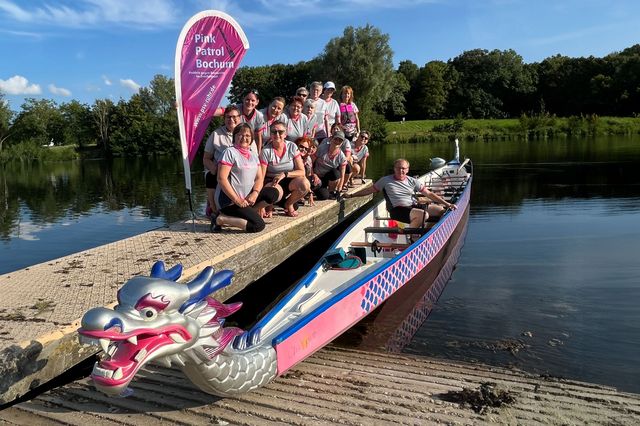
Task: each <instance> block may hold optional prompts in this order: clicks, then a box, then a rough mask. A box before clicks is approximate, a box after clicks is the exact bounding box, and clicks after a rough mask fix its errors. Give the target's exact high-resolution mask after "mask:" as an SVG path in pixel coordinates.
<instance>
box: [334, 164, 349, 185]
mask: <svg viewBox="0 0 640 426" xmlns="http://www.w3.org/2000/svg"><path fill="white" fill-rule="evenodd" d="M346 171H347V162H346V161H345V162H344V163H343V164H342V166H340V179H339V180H338V185H337V186H336V188H337V191H338V192H340V189H341V188H342V186H343V185H344V180H345V174H346Z"/></svg>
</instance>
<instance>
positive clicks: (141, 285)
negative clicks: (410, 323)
mask: <svg viewBox="0 0 640 426" xmlns="http://www.w3.org/2000/svg"><path fill="white" fill-rule="evenodd" d="M458 153H459V150H458V147H457V141H456V155H455V158H454V159H453V160H451V161H449V162H446V161H444V160H442V159H439V158H438V159H432V161H431V165H432V170H431V171H430V172H428V173H426V174H425V175H423V176H421V177H420V178H419V179H420V180H421V181H422V182H423V183H424V184H425V185H426V186H427V187H428V188H429V189H430V190H431V191H434V192H436V193H439V194H440V195H441V196H443V197H444V198H445V199H446V200H447V201H449V202H451V203H455V204H456V206H457V209H455V210H448V211H446V212H445V213H444V214H443V215H442V216H441V217H440V218H437V220H434V221H429V222H427V224H426V225H425V226H424V227H421V228H406V227H404V228H403V227H402V226H401V224H398V223H396V222H395V221H392V220H391V219H390V218H389V217H388V212H387V208H386V202H385V200H384V199H381V201H379V202H377V203H375V204H374V205H373V206H372V207H371V208H370V209H369V210H368V211H367V212H366V213H364V214H363V215H362V216H361V217H360V218H359V219H357V220H356V221H355V222H354V223H353V224H352V225H351V226H350V227H349V228H348V229H347V230H346V231H345V232H344V233H343V234H342V235H341V236H340V238H338V240H337V241H336V242H335V243H334V244H333V246H332V247H331V248H330V249H329V250H328V251H327V252H326V253H325V255H324V256H323V257H322V259H321V260H319V261H318V262H317V263H316V265H315V266H314V267H313V268H312V269H311V270H310V271H309V273H308V274H306V275H305V276H304V277H303V278H302V279H301V280H300V281H299V282H298V283H297V284H296V285H295V286H294V287H293V289H292V290H291V291H290V292H289V293H287V294H286V295H285V296H284V297H283V298H282V299H280V300H279V301H278V302H277V303H276V304H275V306H274V307H273V308H272V309H271V310H269V311H268V313H267V314H265V315H264V316H263V317H262V318H260V319H259V320H258V321H257V322H256V323H255V324H254V325H253V326H252V327H250V328H249V329H248V330H241V329H239V328H236V327H225V318H226V317H228V316H229V315H231V314H232V313H233V312H235V311H237V310H238V309H240V307H241V303H234V304H224V303H221V302H219V301H217V300H216V299H215V297H214V296H215V294H214V293H215V292H216V291H217V290H219V289H221V288H223V287H225V286H226V285H229V284H230V283H231V280H232V278H233V272H232V271H228V270H223V271H219V272H217V273H216V272H215V271H214V270H213V268H211V267H207V268H205V269H204V270H203V271H202V272H201V273H200V274H199V275H198V276H197V277H196V278H195V279H193V280H192V281H190V282H188V283H186V284H183V283H179V282H177V280H178V279H179V278H180V276H181V273H182V266H181V265H176V266H174V267H172V268H170V269H168V270H166V269H165V265H164V263H163V262H156V264H155V265H154V266H153V268H152V270H151V274H150V276H149V277H144V276H138V277H134V278H132V279H130V280H129V281H127V282H126V283H125V284H124V286H123V287H122V288H121V289H120V290H119V291H118V295H117V300H118V304H117V305H116V306H115V307H114V308H113V309H109V308H105V307H99V308H94V309H91V310H90V311H88V312H87V313H86V314H85V315H84V316H83V318H82V321H81V328H80V329H79V330H78V332H79V334H80V337H81V340H84V341H85V342H87V343H92V344H97V345H99V346H100V347H101V348H102V349H103V351H104V354H102V358H101V360H100V361H98V362H96V364H95V366H94V369H93V372H92V373H91V377H92V379H93V382H94V384H95V386H96V388H97V389H98V390H100V391H102V392H104V393H106V394H108V395H111V396H126V395H128V394H129V393H130V392H131V391H130V390H129V389H128V385H129V383H130V382H131V380H132V379H133V378H134V377H135V375H136V373H137V372H138V371H139V370H140V368H142V367H143V366H144V365H145V364H147V363H149V362H153V363H156V364H160V365H165V366H171V365H172V364H173V365H177V366H179V368H180V369H181V370H182V371H183V372H184V374H185V375H186V376H187V377H188V378H189V379H190V380H191V381H192V382H193V383H194V384H195V385H196V386H197V387H198V388H200V389H201V390H202V391H204V392H207V393H210V394H213V395H218V396H232V395H237V394H240V393H244V392H248V391H251V390H252V389H256V388H258V387H260V386H264V385H265V384H267V383H269V382H270V381H272V380H273V379H274V378H276V377H278V376H280V375H282V374H284V373H285V372H286V371H287V370H288V369H290V368H291V367H293V366H294V365H295V364H297V363H299V362H300V361H302V360H304V359H305V358H307V357H308V356H310V355H311V354H313V353H314V352H315V351H317V350H319V349H320V348H322V347H324V346H325V345H327V344H328V343H329V342H331V341H332V340H334V339H335V338H336V337H338V336H340V335H341V334H342V333H343V332H345V331H346V330H348V329H349V328H350V327H351V326H353V325H354V324H356V323H357V322H359V321H360V320H361V319H363V318H364V317H366V316H367V315H368V314H370V313H371V312H373V311H374V310H376V308H378V307H379V306H381V305H382V304H383V302H385V300H387V299H388V298H389V297H390V296H391V295H392V294H394V293H395V292H396V291H398V290H399V289H401V288H402V287H404V286H406V285H407V284H408V283H410V282H414V281H417V280H425V279H428V278H429V277H431V278H430V279H431V280H433V278H434V277H436V276H438V275H439V274H441V271H442V270H443V268H446V253H447V252H448V251H451V250H453V247H456V242H457V240H458V239H459V238H458V237H459V236H460V234H461V233H463V230H466V223H467V218H468V214H469V200H470V195H471V182H472V165H471V162H470V161H469V159H465V160H464V161H462V162H461V161H460V160H459V154H458ZM430 219H431V218H430ZM452 237H453V238H452ZM452 239H456V241H454V242H452ZM441 281H443V283H441V284H440V285H436V286H432V288H431V289H430V290H429V291H430V292H431V293H430V295H429V298H430V300H432V301H433V302H434V303H435V300H437V298H438V296H439V295H440V293H441V292H442V290H443V289H444V284H446V280H441Z"/></svg>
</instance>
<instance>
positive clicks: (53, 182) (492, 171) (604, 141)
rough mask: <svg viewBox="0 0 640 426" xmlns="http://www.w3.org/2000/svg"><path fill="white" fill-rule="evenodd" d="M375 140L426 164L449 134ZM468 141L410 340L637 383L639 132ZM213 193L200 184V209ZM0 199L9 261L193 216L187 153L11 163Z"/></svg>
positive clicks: (444, 354)
mask: <svg viewBox="0 0 640 426" xmlns="http://www.w3.org/2000/svg"><path fill="white" fill-rule="evenodd" d="M371 151H372V155H371V160H370V163H369V167H368V171H369V173H368V175H369V176H380V175H382V174H386V173H389V172H390V171H391V162H392V159H394V158H397V157H405V158H407V159H409V161H411V168H412V174H419V173H422V172H424V171H426V168H427V167H428V164H429V158H430V157H434V156H440V157H443V158H449V157H450V155H451V153H452V146H451V145H450V144H446V143H433V144H424V145H388V146H383V147H373V148H372V150H371ZM461 153H462V154H463V155H466V156H468V157H471V158H472V159H473V161H474V166H475V176H474V184H473V185H474V186H473V193H472V198H471V214H470V218H469V224H468V233H467V236H466V241H465V245H464V248H463V249H462V254H461V257H460V259H459V261H458V265H457V268H456V270H455V271H454V273H453V277H452V279H451V281H450V282H449V284H448V286H447V288H446V289H445V291H444V293H443V295H442V297H441V298H440V300H439V302H438V305H437V306H436V307H435V309H434V311H433V313H432V314H431V316H430V317H429V319H428V320H427V321H426V322H425V323H424V324H423V325H422V326H421V327H420V329H419V330H418V332H417V334H416V335H415V337H414V339H413V340H412V341H411V343H410V344H409V345H408V346H406V347H405V348H404V351H405V352H408V353H414V354H421V355H429V356H435V357H441V358H446V359H456V360H465V361H472V362H475V361H477V362H485V363H489V364H494V365H498V364H499V365H505V366H513V367H517V368H521V369H523V370H526V371H531V372H534V373H540V374H548V375H552V376H560V377H567V378H573V379H578V380H585V381H592V382H597V383H603V384H608V385H612V386H616V387H618V388H620V389H622V390H627V391H632V392H640V367H638V365H637V359H638V356H637V354H638V353H640V266H639V262H638V258H639V255H638V253H640V178H639V177H638V174H637V171H636V169H637V166H638V164H640V138H638V137H634V138H599V139H592V140H554V141H532V142H522V141H520V142H511V141H497V142H488V143H480V142H476V143H464V142H463V143H462V144H461ZM196 164H197V162H196ZM196 168H197V165H196ZM193 179H194V188H202V187H203V183H202V175H201V173H200V172H198V171H196V172H194V174H193ZM204 200H205V195H204V190H202V191H196V194H195V200H194V204H195V205H196V206H197V208H198V209H199V211H202V207H203V204H204ZM0 201H1V202H2V204H1V206H0V273H7V272H10V271H13V270H16V269H20V268H23V267H26V266H29V265H31V264H35V263H39V262H44V261H47V260H50V259H53V258H56V257H60V256H63V255H66V254H70V253H73V252H76V251H79V250H83V249H87V248H90V247H95V246H97V245H100V244H104V243H107V242H111V241H115V240H118V239H121V238H125V237H127V236H131V235H135V234H138V233H140V232H144V231H146V230H149V229H153V228H155V227H158V226H162V225H164V224H167V223H171V222H173V221H175V220H178V219H180V218H185V217H187V216H188V202H187V200H186V198H185V196H184V184H183V176H182V171H181V162H180V160H178V159H167V158H148V159H139V160H133V161H132V160H113V161H110V162H107V161H90V162H84V163H80V162H73V163H56V164H42V165H24V164H11V165H6V166H4V168H0Z"/></svg>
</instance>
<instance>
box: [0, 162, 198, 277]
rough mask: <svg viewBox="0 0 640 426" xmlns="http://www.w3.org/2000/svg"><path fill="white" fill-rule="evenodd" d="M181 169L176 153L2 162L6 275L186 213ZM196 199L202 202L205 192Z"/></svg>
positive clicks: (2, 268) (1, 254)
mask: <svg viewBox="0 0 640 426" xmlns="http://www.w3.org/2000/svg"><path fill="white" fill-rule="evenodd" d="M181 167H182V166H181V164H180V161H179V160H177V159H172V158H149V159H137V160H125V159H116V160H112V161H85V162H80V161H75V162H64V163H44V164H41V163H33V164H32V163H28V164H27V163H20V162H17V163H10V164H6V165H4V166H3V167H2V168H0V201H1V202H0V241H2V243H0V273H5V272H9V271H12V270H15V269H18V268H21V267H26V266H28V265H32V264H35V263H39V262H43V261H46V260H50V259H53V258H57V257H60V256H64V255H66V254H70V253H74V252H77V251H80V250H83V249H87V248H91V247H95V246H98V245H101V244H105V243H108V242H112V241H115V240H118V239H121V238H125V237H128V236H131V235H136V234H139V233H141V232H144V231H146V230H149V229H152V228H155V227H158V226H162V225H165V224H167V223H171V222H174V221H176V220H179V219H181V218H184V217H186V214H187V211H188V201H187V199H186V196H185V190H184V183H183V174H182V170H181ZM200 177H201V175H200V174H199V173H197V172H196V173H195V174H194V185H198V182H199V178H200ZM194 199H195V205H196V206H200V205H201V204H202V203H203V202H204V199H205V197H204V193H200V192H196V193H195V195H194Z"/></svg>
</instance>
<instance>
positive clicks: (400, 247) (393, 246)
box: [350, 241, 411, 250]
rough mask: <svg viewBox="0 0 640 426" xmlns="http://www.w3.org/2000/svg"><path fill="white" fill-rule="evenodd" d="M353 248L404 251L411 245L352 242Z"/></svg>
mask: <svg viewBox="0 0 640 426" xmlns="http://www.w3.org/2000/svg"><path fill="white" fill-rule="evenodd" d="M350 245H351V247H372V248H373V247H374V246H375V247H377V248H380V249H391V250H404V249H406V248H407V247H409V246H410V245H411V244H401V243H381V242H378V241H373V242H367V241H352V242H351V244H350Z"/></svg>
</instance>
